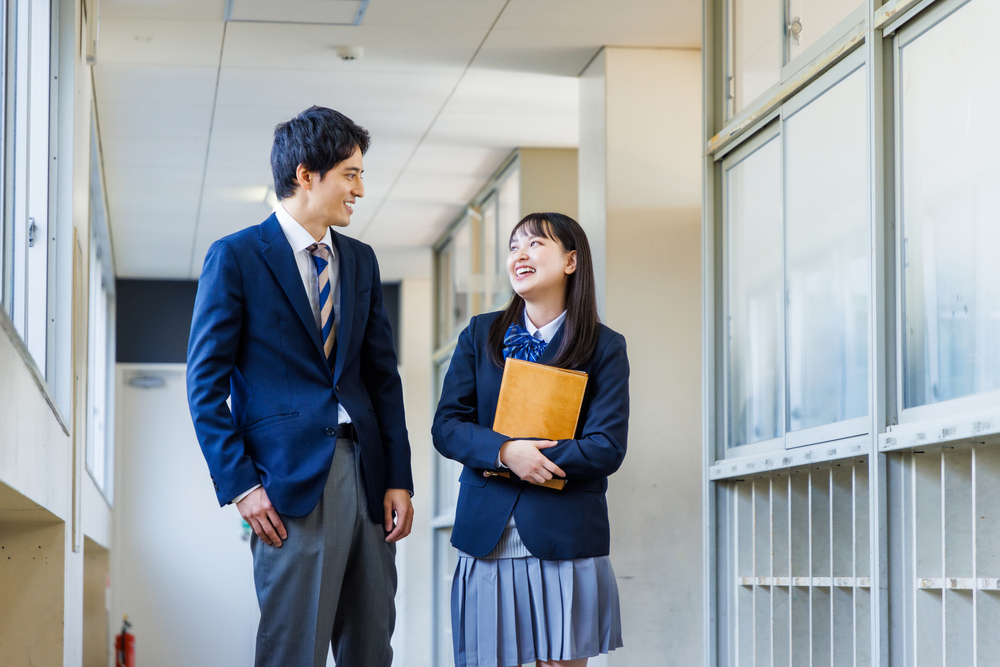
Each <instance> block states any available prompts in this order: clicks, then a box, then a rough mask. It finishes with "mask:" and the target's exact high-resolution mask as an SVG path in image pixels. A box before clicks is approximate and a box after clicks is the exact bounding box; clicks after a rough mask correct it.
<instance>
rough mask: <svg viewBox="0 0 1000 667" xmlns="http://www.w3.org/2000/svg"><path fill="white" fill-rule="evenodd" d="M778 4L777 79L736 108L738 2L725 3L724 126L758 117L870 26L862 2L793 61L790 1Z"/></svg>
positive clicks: (866, 11)
mask: <svg viewBox="0 0 1000 667" xmlns="http://www.w3.org/2000/svg"><path fill="white" fill-rule="evenodd" d="M709 1H710V0H709ZM775 1H776V2H779V3H780V6H779V8H778V15H779V17H780V19H779V20H780V24H779V25H778V30H779V33H778V34H779V41H780V44H779V49H778V51H779V64H778V80H777V81H776V82H775V83H774V84H773V85H771V86H770V87H769V88H767V89H766V90H764V91H763V92H762V93H760V94H759V95H757V97H755V98H753V99H750V100H746V103H745V104H743V106H742V107H740V108H737V107H736V96H735V89H736V83H735V81H736V79H735V76H736V74H735V72H736V53H735V49H734V48H733V47H734V44H735V34H736V33H735V31H736V28H737V26H736V20H737V19H736V10H735V4H736V0H724V3H725V9H724V17H725V18H724V29H723V33H724V43H723V44H722V49H723V53H724V63H725V64H724V70H723V76H722V77H721V79H722V82H723V90H722V91H721V97H722V99H724V100H725V104H724V105H723V106H724V108H723V121H724V124H727V125H729V124H736V123H739V122H741V121H743V120H745V119H750V118H752V117H753V116H755V115H756V114H758V113H759V112H760V110H761V108H762V107H764V106H766V105H767V103H768V101H769V100H770V99H772V98H774V97H775V96H776V95H778V94H779V93H780V92H781V90H782V89H784V88H787V87H788V86H789V84H790V83H794V81H795V79H796V78H798V77H799V76H800V75H801V74H803V73H804V72H805V71H806V70H807V69H808V68H810V67H811V66H813V65H815V63H816V62H818V61H820V60H822V59H823V56H824V54H826V53H828V52H830V51H831V50H835V49H836V48H837V47H838V46H839V45H840V43H841V42H843V41H844V40H845V38H847V37H849V36H850V35H852V34H855V33H857V32H858V30H859V28H860V29H861V30H862V31H863V30H864V28H865V27H866V25H867V16H868V3H867V2H862V3H860V4H859V5H858V6H857V7H855V8H854V9H852V10H851V11H850V13H848V14H847V16H845V17H844V18H842V19H841V20H840V21H839V22H838V23H837V24H836V25H834V26H833V27H832V28H831V29H830V30H828V31H827V32H826V33H825V34H824V35H823V36H821V37H820V38H819V39H818V40H816V41H815V42H814V43H813V44H811V45H810V46H808V47H806V49H805V50H803V51H802V53H800V54H798V55H797V56H795V57H794V58H790V57H789V51H790V47H789V39H790V37H789V34H788V23H789V14H790V11H789V0H775Z"/></svg>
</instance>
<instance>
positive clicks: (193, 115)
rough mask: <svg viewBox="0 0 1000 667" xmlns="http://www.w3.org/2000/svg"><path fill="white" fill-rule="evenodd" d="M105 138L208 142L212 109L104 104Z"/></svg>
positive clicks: (100, 116) (101, 112)
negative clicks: (196, 140) (198, 140)
mask: <svg viewBox="0 0 1000 667" xmlns="http://www.w3.org/2000/svg"><path fill="white" fill-rule="evenodd" d="M97 113H98V119H99V120H100V127H101V133H102V135H103V134H104V133H105V132H107V133H109V134H117V135H125V136H136V137H182V138H189V139H196V138H203V139H205V140H207V139H208V128H209V125H210V122H211V119H212V107H211V105H204V104H194V105H192V104H134V105H129V104H102V105H101V106H100V107H99V108H98V112H97Z"/></svg>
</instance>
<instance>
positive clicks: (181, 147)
mask: <svg viewBox="0 0 1000 667" xmlns="http://www.w3.org/2000/svg"><path fill="white" fill-rule="evenodd" d="M206 138H207V137H206ZM205 145H206V140H205V139H191V138H184V137H179V138H178V137H174V138H170V139H164V138H158V137H139V136H131V137H129V136H122V135H120V134H111V133H107V134H102V136H101V150H102V151H103V155H104V164H105V166H106V167H115V166H122V167H144V166H148V165H151V164H153V165H159V166H163V167H183V168H185V169H192V170H199V171H200V170H201V169H202V168H203V167H204V165H205Z"/></svg>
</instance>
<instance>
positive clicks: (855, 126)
mask: <svg viewBox="0 0 1000 667" xmlns="http://www.w3.org/2000/svg"><path fill="white" fill-rule="evenodd" d="M866 128H867V123H866V112H865V74H864V69H859V70H857V71H855V72H854V73H853V74H851V75H850V76H848V77H847V78H846V79H844V80H843V81H841V82H840V83H839V84H837V85H836V86H834V87H833V88H831V89H830V90H829V91H827V92H826V93H824V94H823V95H822V96H821V97H819V98H817V99H816V100H815V101H813V102H812V103H811V104H809V105H808V106H806V107H805V108H803V109H802V110H800V111H799V112H798V113H796V114H795V115H794V116H792V117H791V118H790V119H789V120H788V121H787V122H786V123H785V137H784V139H785V222H786V253H787V262H788V265H787V277H786V280H787V290H788V312H787V318H788V323H787V332H788V351H787V354H788V358H787V363H788V427H789V428H788V430H789V431H797V430H800V429H804V428H810V427H814V426H822V425H824V424H830V423H833V422H837V421H842V420H844V419H850V418H852V417H861V416H864V415H866V414H867V413H868V342H867V335H866V332H867V327H868V292H869V270H868V266H869V262H868V256H869V246H870V242H869V226H868V185H867V183H868V167H867V165H868V159H867V141H866V135H867V132H866Z"/></svg>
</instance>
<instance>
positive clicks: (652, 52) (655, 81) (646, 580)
mask: <svg viewBox="0 0 1000 667" xmlns="http://www.w3.org/2000/svg"><path fill="white" fill-rule="evenodd" d="M700 111H701V54H700V52H699V51H696V50H679V49H632V48H605V49H604V50H603V51H602V52H601V53H600V54H599V55H598V56H597V58H595V59H594V61H593V62H592V63H591V64H590V66H589V67H588V68H587V70H586V71H585V72H584V73H583V75H582V77H581V85H580V149H579V174H580V186H579V188H580V216H581V221H580V222H581V224H582V225H583V226H584V229H586V230H587V234H588V236H589V238H590V242H591V244H592V246H593V248H594V257H595V261H596V263H597V266H596V267H595V268H596V274H597V280H598V294H599V300H600V304H599V305H600V308H601V313H602V316H603V317H604V319H605V321H606V323H607V324H608V326H610V327H611V328H612V329H615V330H616V331H618V332H620V333H621V334H623V335H624V336H625V338H626V340H627V342H628V354H629V361H630V365H631V379H630V386H629V391H630V396H631V417H630V422H629V443H628V445H629V446H628V454H627V456H626V458H625V463H624V465H623V466H622V468H621V470H620V471H619V472H618V473H616V474H615V475H614V476H612V478H611V480H610V489H609V491H608V503H609V506H610V511H611V536H612V544H611V559H612V562H613V564H614V567H615V571H616V573H617V575H618V586H619V590H620V592H621V599H622V622H623V629H624V638H625V647H624V648H623V649H621V650H619V651H615V652H614V653H612V654H611V656H610V657H609V659H608V664H609V665H612V666H614V665H678V666H681V667H688V666H690V665H697V664H701V663H702V659H703V658H702V636H701V635H702V623H701V619H702V605H703V604H704V600H703V599H702V568H701V558H702V547H701V544H702V530H701V484H702V482H701V477H702V469H701V451H700V442H701V436H700V429H701V418H700V412H701V399H700V397H701V365H700V354H701V249H700V243H701V231H700V215H701V210H700V204H701V175H700V164H701V163H700V158H701V153H702V151H701V146H700V143H699V137H701V136H702V133H701V132H700V123H701V114H700Z"/></svg>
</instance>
